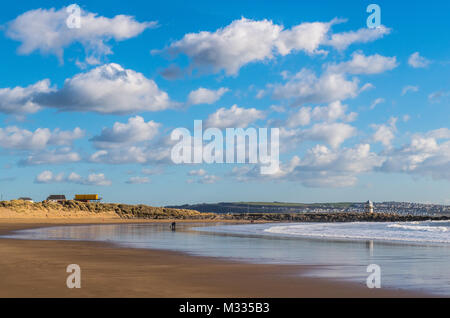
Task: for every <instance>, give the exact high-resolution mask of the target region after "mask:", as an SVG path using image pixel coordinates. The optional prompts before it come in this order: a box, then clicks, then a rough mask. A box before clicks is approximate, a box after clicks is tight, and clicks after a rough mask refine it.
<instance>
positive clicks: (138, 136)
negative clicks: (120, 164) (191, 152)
mask: <svg viewBox="0 0 450 318" xmlns="http://www.w3.org/2000/svg"><path fill="white" fill-rule="evenodd" d="M160 127H161V124H159V123H156V122H154V121H153V120H151V121H148V122H145V120H144V118H142V117H141V116H136V117H131V118H129V119H128V123H125V124H123V123H120V122H115V123H114V125H113V127H112V128H103V129H102V132H101V134H100V135H99V136H95V137H93V138H92V139H91V141H93V142H94V144H95V146H96V147H97V148H112V147H123V145H125V144H133V143H137V142H142V141H149V140H152V139H153V138H154V137H155V136H156V135H157V134H158V132H159V128H160Z"/></svg>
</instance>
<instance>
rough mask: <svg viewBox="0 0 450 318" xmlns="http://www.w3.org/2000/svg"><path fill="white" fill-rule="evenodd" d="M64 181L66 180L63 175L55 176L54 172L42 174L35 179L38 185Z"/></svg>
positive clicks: (46, 171)
mask: <svg viewBox="0 0 450 318" xmlns="http://www.w3.org/2000/svg"><path fill="white" fill-rule="evenodd" d="M63 180H64V174H63V173H60V174H57V175H54V174H53V172H51V171H49V170H45V171H43V172H41V173H40V174H38V175H37V176H36V178H35V182H36V183H54V182H62V181H63Z"/></svg>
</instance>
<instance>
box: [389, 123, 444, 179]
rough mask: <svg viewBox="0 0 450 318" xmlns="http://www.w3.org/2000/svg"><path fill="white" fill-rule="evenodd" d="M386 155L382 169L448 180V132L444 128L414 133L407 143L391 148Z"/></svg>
mask: <svg viewBox="0 0 450 318" xmlns="http://www.w3.org/2000/svg"><path fill="white" fill-rule="evenodd" d="M439 139H443V141H442V142H438V140H439ZM388 155H389V158H388V160H387V161H386V162H385V163H384V165H383V167H382V169H381V170H382V171H385V172H403V173H408V174H411V175H417V176H428V177H431V178H433V179H436V180H438V179H442V180H450V132H449V131H448V129H446V128H443V129H437V130H433V131H430V132H428V133H425V134H416V135H414V136H412V138H411V141H410V143H409V144H406V145H403V146H402V147H400V148H396V149H391V151H390V152H389V153H388Z"/></svg>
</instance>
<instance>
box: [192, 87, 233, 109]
mask: <svg viewBox="0 0 450 318" xmlns="http://www.w3.org/2000/svg"><path fill="white" fill-rule="evenodd" d="M228 91H230V90H229V89H228V88H226V87H221V88H219V89H217V90H212V89H207V88H203V87H200V88H198V89H196V90H194V91H191V92H190V93H189V95H188V101H187V103H188V105H199V104H213V103H215V102H217V101H218V100H219V99H220V98H221V97H222V95H223V94H225V93H226V92H228Z"/></svg>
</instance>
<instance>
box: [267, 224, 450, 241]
mask: <svg viewBox="0 0 450 318" xmlns="http://www.w3.org/2000/svg"><path fill="white" fill-rule="evenodd" d="M430 224H431V223H430V222H421V223H416V222H414V223H413V222H409V223H408V224H398V223H395V224H392V223H386V222H379V223H370V222H354V223H319V224H312V223H298V224H292V225H276V226H273V225H272V226H270V227H268V228H266V229H264V230H263V232H264V233H266V234H276V235H287V236H298V237H310V238H323V239H344V240H382V241H401V242H422V243H450V231H449V228H448V227H445V226H431V225H430Z"/></svg>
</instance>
